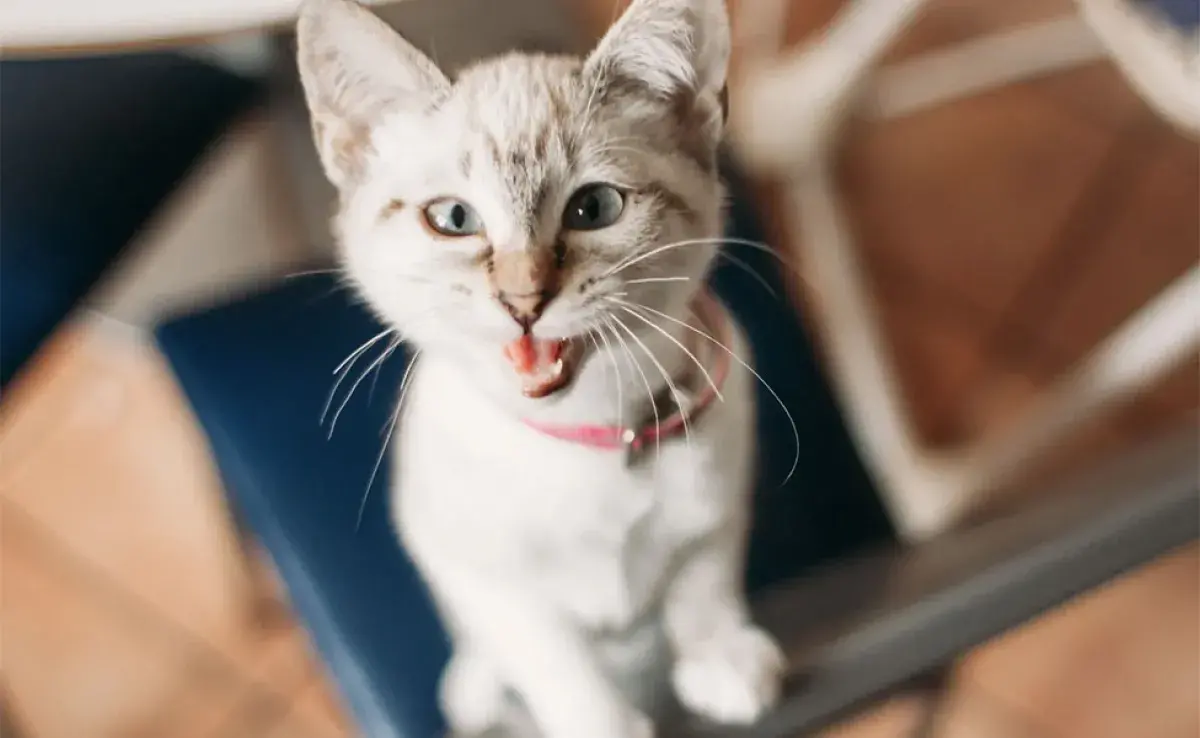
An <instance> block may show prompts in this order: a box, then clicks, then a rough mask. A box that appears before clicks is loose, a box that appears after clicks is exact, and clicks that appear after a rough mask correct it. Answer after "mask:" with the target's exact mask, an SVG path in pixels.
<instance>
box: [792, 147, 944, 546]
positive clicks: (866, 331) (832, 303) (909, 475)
mask: <svg viewBox="0 0 1200 738" xmlns="http://www.w3.org/2000/svg"><path fill="white" fill-rule="evenodd" d="M835 188H836V185H835V183H834V182H833V180H832V178H831V176H830V174H829V168H828V164H827V163H826V162H819V163H816V164H814V165H812V166H810V167H809V168H808V169H807V170H806V171H805V173H804V174H803V175H802V176H801V177H800V178H799V179H798V180H796V181H795V182H794V183H793V184H792V186H791V189H790V193H789V194H790V197H789V201H788V204H789V205H790V207H789V208H788V210H789V212H790V213H793V214H794V221H793V223H792V224H791V225H792V232H793V233H795V234H796V236H797V241H798V247H799V250H800V257H801V258H800V264H801V268H802V269H803V276H804V278H805V282H806V284H807V285H808V286H809V287H810V288H811V289H812V291H813V293H814V294H813V295H812V297H813V298H814V299H813V302H814V304H815V307H816V308H817V316H816V317H817V318H818V323H819V325H820V327H821V330H822V334H823V336H824V339H825V346H826V349H827V351H828V357H829V362H830V377H831V379H832V382H833V385H834V390H835V392H836V393H837V394H838V395H839V400H840V402H841V405H842V408H843V410H844V411H845V412H846V415H847V419H848V421H849V427H850V431H851V433H852V434H853V435H854V437H855V440H856V441H857V443H858V445H859V447H860V449H862V451H863V459H864V462H865V463H866V464H867V467H868V470H869V471H870V472H871V473H872V475H873V476H874V477H875V480H876V482H877V483H878V487H879V490H880V493H881V495H882V497H883V499H884V504H885V505H886V506H887V508H888V513H889V516H890V517H891V519H892V522H893V523H894V524H895V525H896V528H897V530H898V532H899V534H900V535H901V537H903V538H905V539H908V540H919V539H922V538H925V537H927V536H928V535H930V534H933V533H936V532H937V531H939V530H941V529H943V528H944V527H945V525H946V523H947V521H948V520H949V519H950V517H951V515H952V512H953V509H954V501H955V500H956V499H958V498H959V496H960V495H959V494H958V493H957V490H958V489H959V488H960V487H961V485H960V484H959V483H958V481H957V479H955V478H954V473H953V470H952V469H949V468H947V467H946V466H945V464H944V463H943V462H942V461H941V460H939V459H937V458H936V457H934V456H932V455H930V454H928V453H927V452H925V451H924V450H923V448H922V444H921V442H920V439H918V438H917V436H916V434H915V433H914V431H913V428H912V425H911V423H910V422H909V419H908V412H907V408H906V407H905V403H904V400H903V397H902V394H901V391H900V386H899V380H898V378H897V376H896V373H895V371H894V368H893V366H892V361H891V356H890V355H889V354H888V352H887V349H886V342H885V340H884V338H883V333H882V330H881V329H880V327H879V321H878V317H877V313H876V309H875V305H874V301H873V300H872V299H871V294H870V291H869V289H868V288H867V285H866V284H865V280H864V279H863V275H862V270H861V268H860V266H859V264H858V259H857V250H856V249H855V245H854V243H853V236H852V235H851V231H850V229H849V227H848V226H847V225H846V217H845V214H844V212H843V210H842V207H841V203H840V201H839V199H838V196H837V194H836V189H835Z"/></svg>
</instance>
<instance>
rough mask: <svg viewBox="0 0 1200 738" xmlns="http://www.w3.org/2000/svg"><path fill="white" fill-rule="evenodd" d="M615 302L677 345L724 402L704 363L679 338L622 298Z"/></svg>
mask: <svg viewBox="0 0 1200 738" xmlns="http://www.w3.org/2000/svg"><path fill="white" fill-rule="evenodd" d="M617 302H620V303H621V309H622V310H624V311H625V312H627V313H629V314H630V315H632V316H633V317H635V318H637V319H638V320H640V321H642V322H643V323H645V324H646V325H648V326H650V327H651V328H653V329H654V330H656V331H658V332H659V333H661V334H663V335H664V336H666V338H667V340H668V341H670V342H671V343H673V344H675V345H676V346H678V347H679V350H680V351H682V352H683V353H684V354H686V355H687V357H688V358H689V359H691V360H692V363H693V364H695V365H696V368H697V369H699V370H700V373H701V374H703V375H704V378H705V379H707V380H708V386H709V387H712V390H713V392H714V393H715V394H716V395H717V399H718V400H720V401H721V402H725V396H724V395H722V394H721V390H720V388H719V387H717V383H716V382H715V381H713V378H712V375H711V374H709V373H708V370H707V369H705V368H704V364H702V363H701V362H700V360H699V359H697V358H696V355H695V354H693V353H692V352H691V351H690V350H688V347H687V346H684V345H683V342H681V341H680V340H679V339H677V338H675V336H672V335H671V334H670V333H667V332H666V331H665V330H663V327H662V326H660V325H658V324H656V323H655V322H654V321H652V320H650V319H649V318H647V317H645V316H644V315H642V314H641V313H637V312H634V311H633V310H630V309H629V307H628V306H627V305H626V303H625V301H624V300H617Z"/></svg>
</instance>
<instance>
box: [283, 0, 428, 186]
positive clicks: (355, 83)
mask: <svg viewBox="0 0 1200 738" xmlns="http://www.w3.org/2000/svg"><path fill="white" fill-rule="evenodd" d="M296 45H297V54H296V56H297V64H298V66H299V68H300V79H301V81H302V82H303V84H304V96H305V99H306V100H307V101H308V108H309V112H310V114H311V115H312V125H313V137H314V138H315V139H316V144H317V151H318V152H319V153H320V156H321V162H322V163H323V164H324V166H325V172H326V174H327V175H328V176H329V179H330V180H331V181H332V182H333V183H334V184H335V185H336V186H337V187H338V188H339V189H342V188H345V187H347V186H349V185H352V184H353V183H354V182H355V181H356V180H357V178H358V177H359V176H361V174H362V169H363V165H364V161H365V158H366V156H367V154H369V153H370V145H371V143H370V137H371V131H372V129H373V128H374V126H375V125H377V124H378V123H379V121H380V119H381V118H383V116H384V115H386V114H388V113H391V112H393V111H396V110H413V111H419V110H424V109H426V108H428V107H429V106H431V105H433V104H436V102H437V101H438V100H439V99H441V97H443V96H444V95H445V93H446V92H447V90H449V88H450V81H449V80H448V79H447V78H446V75H444V74H443V73H442V72H441V70H439V69H438V68H437V65H435V64H434V63H433V62H432V61H431V60H430V59H429V58H428V57H427V56H425V55H424V54H422V53H421V52H420V51H418V50H417V49H416V48H415V47H413V45H412V44H410V43H408V42H407V41H405V40H404V39H403V38H401V36H400V35H399V34H398V33H396V32H395V31H394V30H392V28H391V27H389V26H388V25H387V24H385V23H384V22H383V21H382V20H380V19H379V18H377V17H376V16H375V15H374V14H373V13H371V12H370V11H368V10H367V9H366V8H364V7H363V6H361V5H359V4H358V3H357V2H355V0H304V3H303V4H302V6H301V8H300V19H299V21H298V22H297V24H296Z"/></svg>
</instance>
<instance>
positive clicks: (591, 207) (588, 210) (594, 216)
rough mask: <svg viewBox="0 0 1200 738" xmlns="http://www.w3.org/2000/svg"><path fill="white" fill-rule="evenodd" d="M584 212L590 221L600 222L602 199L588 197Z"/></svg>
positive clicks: (593, 196) (592, 196)
mask: <svg viewBox="0 0 1200 738" xmlns="http://www.w3.org/2000/svg"><path fill="white" fill-rule="evenodd" d="M583 210H584V214H585V215H586V216H587V218H588V220H598V219H599V218H600V198H598V197H596V196H595V195H588V197H587V200H585V201H584V205H583Z"/></svg>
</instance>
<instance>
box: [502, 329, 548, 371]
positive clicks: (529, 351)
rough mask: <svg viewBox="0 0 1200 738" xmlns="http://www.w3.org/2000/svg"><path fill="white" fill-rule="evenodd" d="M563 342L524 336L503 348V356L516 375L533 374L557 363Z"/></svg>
mask: <svg viewBox="0 0 1200 738" xmlns="http://www.w3.org/2000/svg"><path fill="white" fill-rule="evenodd" d="M562 347H563V342H562V341H558V340H548V339H542V338H534V337H533V336H530V335H524V336H521V337H520V338H518V339H517V340H515V341H512V342H511V343H508V344H506V345H505V347H504V355H505V357H507V358H508V360H509V361H510V362H511V363H512V365H513V368H514V369H516V370H517V373H518V374H534V373H536V372H537V371H538V370H540V369H543V368H545V367H548V366H550V365H551V364H553V363H554V362H556V361H558V357H559V356H560V355H561V354H562Z"/></svg>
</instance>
